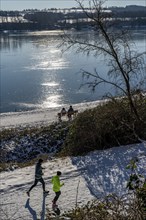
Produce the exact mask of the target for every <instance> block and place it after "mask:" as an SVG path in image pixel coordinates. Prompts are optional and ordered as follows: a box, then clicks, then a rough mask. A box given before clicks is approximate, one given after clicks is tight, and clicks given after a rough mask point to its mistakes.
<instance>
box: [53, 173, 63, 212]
mask: <svg viewBox="0 0 146 220" xmlns="http://www.w3.org/2000/svg"><path fill="white" fill-rule="evenodd" d="M61 174H62V173H61V172H60V171H57V175H56V176H53V177H52V184H53V191H54V192H55V197H54V199H53V201H52V203H53V204H52V208H55V207H57V205H56V202H57V200H58V199H59V196H60V195H61V191H60V188H61V187H62V186H63V185H64V183H60V176H61Z"/></svg>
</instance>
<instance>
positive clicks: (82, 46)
mask: <svg viewBox="0 0 146 220" xmlns="http://www.w3.org/2000/svg"><path fill="white" fill-rule="evenodd" d="M88 1H89V7H88V9H87V8H85V7H84V0H82V1H81V0H76V2H77V3H78V4H79V6H80V8H81V9H82V11H83V12H84V13H85V14H86V16H87V18H88V19H90V21H92V24H94V29H95V32H94V33H95V38H94V41H91V40H90V39H86V40H85V41H84V40H82V39H79V38H77V37H72V36H70V35H67V34H66V33H65V34H64V35H63V45H64V46H65V48H67V49H70V48H71V47H73V46H76V48H77V49H76V51H77V52H81V53H84V54H87V55H90V54H91V53H92V55H94V56H95V57H98V56H100V55H103V56H104V58H105V64H106V65H108V66H109V70H108V72H107V73H106V74H107V75H106V77H105V78H104V77H103V76H102V75H101V74H100V70H98V67H96V68H95V69H94V70H93V72H89V71H87V70H84V69H81V73H82V74H83V77H84V79H86V81H84V83H83V85H88V87H89V88H91V89H92V90H93V91H94V90H95V88H96V87H98V86H99V85H100V84H102V83H107V84H110V85H112V86H113V87H115V88H116V90H117V91H118V93H119V92H120V93H119V94H120V95H124V96H126V97H127V98H128V102H129V106H130V108H131V111H132V113H133V114H134V115H135V117H136V118H137V119H138V120H140V115H139V114H138V111H137V107H136V103H135V96H134V92H136V91H141V88H142V85H143V84H144V82H145V78H146V69H145V64H144V55H146V51H145V52H143V53H138V52H137V51H136V50H134V46H135V45H134V43H133V42H132V40H131V36H130V34H129V33H128V32H126V31H123V30H118V31H117V30H115V28H113V25H114V19H112V13H110V12H106V11H105V10H104V7H103V4H104V2H103V1H100V0H88ZM89 80H90V81H89Z"/></svg>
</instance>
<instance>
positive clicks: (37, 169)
mask: <svg viewBox="0 0 146 220" xmlns="http://www.w3.org/2000/svg"><path fill="white" fill-rule="evenodd" d="M42 163H43V160H42V159H39V160H38V162H37V164H36V167H35V181H34V184H33V185H32V186H31V187H30V189H29V190H28V191H27V192H26V193H27V195H28V196H30V191H31V190H32V189H33V188H34V187H35V186H36V185H37V184H38V182H40V183H41V184H42V187H43V192H44V193H46V192H47V193H48V192H49V191H46V190H45V182H44V180H43V177H42V176H43V169H44V168H43V167H42Z"/></svg>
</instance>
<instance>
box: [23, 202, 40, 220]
mask: <svg viewBox="0 0 146 220" xmlns="http://www.w3.org/2000/svg"><path fill="white" fill-rule="evenodd" d="M29 200H30V199H27V201H26V204H25V208H26V209H28V210H29V212H30V214H31V215H32V217H33V220H37V214H36V211H35V210H34V209H32V208H31V206H30V204H29Z"/></svg>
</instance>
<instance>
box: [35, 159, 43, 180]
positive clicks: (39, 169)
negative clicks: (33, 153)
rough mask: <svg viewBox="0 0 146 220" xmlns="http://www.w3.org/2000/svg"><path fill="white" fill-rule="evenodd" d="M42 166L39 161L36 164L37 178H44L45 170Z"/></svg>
mask: <svg viewBox="0 0 146 220" xmlns="http://www.w3.org/2000/svg"><path fill="white" fill-rule="evenodd" d="M42 169H43V168H42V166H41V163H39V162H38V163H37V164H36V167H35V178H36V179H41V178H42V175H43V171H42Z"/></svg>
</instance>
